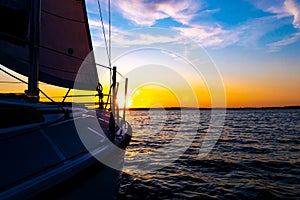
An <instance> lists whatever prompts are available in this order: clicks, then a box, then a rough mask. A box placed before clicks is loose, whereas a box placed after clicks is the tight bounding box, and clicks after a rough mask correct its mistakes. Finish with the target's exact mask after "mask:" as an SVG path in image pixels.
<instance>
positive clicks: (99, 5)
mask: <svg viewBox="0 0 300 200" xmlns="http://www.w3.org/2000/svg"><path fill="white" fill-rule="evenodd" d="M97 2H98V10H99V15H100V19H101V24H102V33H103V37H104V42H105V49H106V54H107V57H108V64H109V67H111V63H110V59H109V58H110V55H109V50H108V45H107V39H106V34H105V29H104V23H103V17H102V9H101V4H100V0H98V1H97Z"/></svg>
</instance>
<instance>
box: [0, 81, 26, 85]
mask: <svg viewBox="0 0 300 200" xmlns="http://www.w3.org/2000/svg"><path fill="white" fill-rule="evenodd" d="M0 83H9V84H20V83H21V82H20V81H0ZM22 84H23V83H22Z"/></svg>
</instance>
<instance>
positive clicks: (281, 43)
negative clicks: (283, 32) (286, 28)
mask: <svg viewBox="0 0 300 200" xmlns="http://www.w3.org/2000/svg"><path fill="white" fill-rule="evenodd" d="M299 39H300V32H297V33H294V34H293V35H292V36H289V37H285V38H284V39H282V40H279V41H277V42H274V43H271V44H269V45H268V47H269V50H270V52H277V51H279V50H280V48H281V47H284V46H287V45H290V44H293V43H295V42H297V41H299Z"/></svg>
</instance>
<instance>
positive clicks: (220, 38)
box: [173, 24, 240, 48]
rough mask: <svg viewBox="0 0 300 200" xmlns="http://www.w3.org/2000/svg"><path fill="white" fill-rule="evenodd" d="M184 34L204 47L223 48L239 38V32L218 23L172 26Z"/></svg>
mask: <svg viewBox="0 0 300 200" xmlns="http://www.w3.org/2000/svg"><path fill="white" fill-rule="evenodd" d="M173 29H174V30H177V31H179V32H180V33H181V34H183V35H184V36H187V37H189V38H191V39H193V40H195V41H196V42H197V43H199V44H200V45H202V46H204V47H214V48H224V47H226V46H229V45H232V44H234V43H236V42H237V41H238V40H239V37H238V36H239V34H240V32H237V31H230V30H224V29H223V28H222V27H221V26H220V25H217V26H214V27H213V26H204V25H200V24H191V25H190V26H188V27H174V28H173Z"/></svg>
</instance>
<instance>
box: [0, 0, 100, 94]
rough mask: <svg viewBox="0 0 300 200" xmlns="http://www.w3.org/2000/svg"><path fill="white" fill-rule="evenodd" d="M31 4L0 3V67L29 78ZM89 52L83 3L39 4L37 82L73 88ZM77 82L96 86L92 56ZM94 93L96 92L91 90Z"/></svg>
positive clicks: (55, 0)
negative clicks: (94, 83)
mask: <svg viewBox="0 0 300 200" xmlns="http://www.w3.org/2000/svg"><path fill="white" fill-rule="evenodd" d="M32 9H33V5H32V1H31V0H0V21H1V25H0V63H1V64H3V65H4V66H6V67H8V68H10V69H12V70H14V71H16V72H18V73H21V74H23V75H25V76H28V75H29V66H30V63H31V52H32V48H33V46H32V39H33V38H32V34H33V33H31V32H32V31H31V30H32V28H31V27H32V26H33V25H32V21H33V20H32V18H31V17H32V16H33V15H32ZM91 50H92V43H91V38H90V32H89V27H88V21H87V14H86V8H85V1H84V0H64V1H61V0H41V24H40V46H39V51H40V60H39V80H40V81H42V82H46V83H49V84H53V85H57V86H61V87H67V88H72V87H73V84H74V80H75V78H76V75H77V72H78V70H79V68H80V66H81V65H82V63H83V60H84V59H85V57H86V56H87V55H88V54H89V53H90V51H91ZM84 63H85V64H86V65H89V67H85V69H86V70H84V71H82V70H81V74H80V75H79V78H77V79H76V81H77V82H79V84H77V85H81V86H82V88H81V89H92V88H85V85H87V86H89V85H90V84H89V83H91V82H97V73H96V67H95V64H94V58H93V56H89V61H88V62H84ZM94 89H95V88H94Z"/></svg>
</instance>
